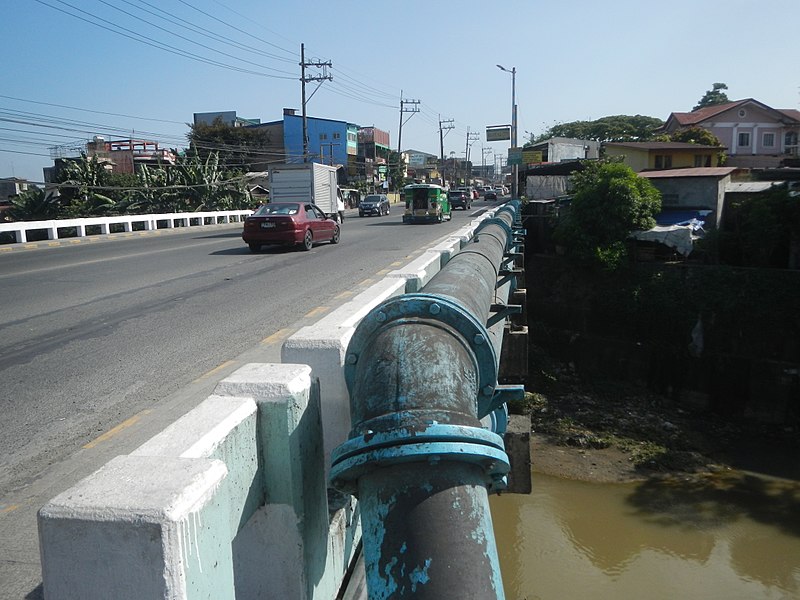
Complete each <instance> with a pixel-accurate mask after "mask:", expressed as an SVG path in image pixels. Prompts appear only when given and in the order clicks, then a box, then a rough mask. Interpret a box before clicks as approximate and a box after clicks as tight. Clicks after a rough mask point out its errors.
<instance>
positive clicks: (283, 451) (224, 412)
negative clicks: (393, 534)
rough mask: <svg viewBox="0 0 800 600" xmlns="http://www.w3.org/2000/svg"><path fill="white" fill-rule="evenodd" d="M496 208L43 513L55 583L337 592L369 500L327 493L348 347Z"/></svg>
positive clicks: (49, 584) (151, 591)
mask: <svg viewBox="0 0 800 600" xmlns="http://www.w3.org/2000/svg"><path fill="white" fill-rule="evenodd" d="M490 216H491V213H488V214H486V215H484V216H483V217H481V218H479V219H476V220H474V221H473V222H471V223H470V224H469V225H468V226H465V227H464V228H462V229H461V230H459V231H457V232H456V233H454V234H453V235H451V236H449V237H447V238H446V239H444V240H443V241H442V242H441V243H439V244H437V245H436V246H435V247H433V248H431V249H429V250H427V251H425V252H424V253H423V254H422V255H420V256H419V257H418V258H416V259H415V260H413V261H411V262H410V263H409V264H407V265H406V266H404V267H403V268H401V269H398V270H396V271H393V272H391V273H389V274H387V275H386V277H385V278H384V279H383V280H381V281H380V282H378V283H376V284H375V285H373V286H372V287H370V288H369V289H368V290H366V291H364V292H363V293H361V294H359V295H357V296H356V297H354V298H353V299H352V300H350V301H349V302H347V303H345V304H343V305H342V306H340V307H338V308H337V309H335V310H334V311H332V312H331V313H329V314H328V315H326V316H325V317H324V318H323V319H321V320H320V321H319V322H317V323H316V324H315V325H312V326H308V327H304V328H302V329H300V330H299V331H297V333H295V334H294V335H293V336H291V337H290V338H289V339H287V340H286V341H285V342H284V344H283V346H282V349H281V360H282V363H281V364H248V365H245V366H244V367H242V368H240V369H239V370H237V371H236V372H235V373H233V374H232V375H231V376H230V377H228V378H226V379H224V380H222V381H221V382H220V383H219V384H218V385H217V387H216V389H215V391H214V394H213V395H211V396H209V397H208V398H206V399H205V400H204V401H203V402H202V403H200V404H199V405H198V406H197V407H196V408H195V409H193V410H192V411H190V412H189V413H187V414H186V415H184V416H183V417H182V418H181V419H179V420H178V421H176V422H175V423H173V424H172V425H170V426H169V427H168V428H167V429H165V430H164V431H163V432H161V433H160V434H158V435H156V436H155V437H154V438H152V439H151V440H149V441H148V442H146V443H145V444H144V445H142V446H141V447H140V448H138V449H137V450H136V451H134V452H132V453H131V454H129V455H124V456H119V457H117V458H115V459H113V460H112V461H110V462H109V463H107V464H106V465H104V466H103V467H102V468H101V469H99V470H98V471H97V472H95V473H94V474H92V475H90V476H89V477H87V478H85V479H84V480H82V481H80V482H79V483H78V484H76V485H75V486H74V487H72V488H71V489H69V490H67V491H65V492H63V493H62V494H60V495H58V496H57V497H55V498H53V499H52V500H51V501H50V502H48V503H47V504H46V505H45V506H43V507H42V508H41V510H40V512H39V538H40V551H41V559H42V578H43V582H44V592H45V596H46V597H47V598H48V600H59V599H62V598H64V599H66V598H82V599H84V600H91V599H94V598H97V599H100V598H116V599H118V600H126V599H131V600H133V599H137V600H141V599H147V598H159V599H161V598H169V599H187V600H188V599H194V598H214V599H219V600H223V599H226V598H230V599H234V598H239V599H241V598H281V599H285V598H293V599H304V598H305V599H312V598H313V599H325V600H332V599H333V598H335V597H336V596H337V593H339V591H340V589H341V587H342V583H343V581H344V580H345V577H346V575H347V573H348V569H349V568H350V567H351V563H352V561H353V557H354V556H355V551H356V548H357V546H358V544H359V542H360V538H361V529H360V520H359V507H358V504H357V502H356V501H355V500H354V499H353V498H352V497H351V496H342V495H340V494H336V493H333V494H332V495H330V496H329V490H328V489H327V481H328V475H329V472H328V471H329V468H330V458H331V452H332V451H333V449H334V448H336V447H337V446H338V445H340V444H342V443H343V442H345V441H346V440H347V437H348V433H349V430H350V427H351V422H350V406H349V396H348V392H347V387H346V384H345V380H344V369H343V366H344V361H345V350H346V348H347V344H348V342H349V340H350V338H351V337H352V335H353V333H354V331H355V327H356V325H358V323H359V321H360V320H361V318H362V317H363V316H364V315H366V314H367V313H368V312H369V311H370V310H372V309H373V308H374V307H375V306H377V305H378V304H379V303H381V302H383V301H384V300H386V299H388V298H391V297H394V296H398V295H400V294H403V293H406V292H416V291H418V290H419V289H420V288H422V286H424V285H425V283H427V282H428V281H429V280H430V279H431V278H432V277H433V276H434V275H435V274H436V273H437V272H438V271H439V269H440V268H441V266H442V265H443V264H445V263H446V262H447V261H448V260H449V259H450V257H451V256H453V254H455V253H456V252H458V250H459V249H460V248H461V247H462V246H463V245H464V244H466V242H468V241H469V240H470V239H471V237H472V235H473V233H474V231H475V229H476V228H477V227H478V225H479V224H480V222H481V221H482V220H483V219H485V218H488V217H490Z"/></svg>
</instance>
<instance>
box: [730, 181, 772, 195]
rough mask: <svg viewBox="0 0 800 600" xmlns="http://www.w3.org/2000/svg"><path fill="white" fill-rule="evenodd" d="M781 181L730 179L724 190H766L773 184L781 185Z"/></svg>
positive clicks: (744, 191)
mask: <svg viewBox="0 0 800 600" xmlns="http://www.w3.org/2000/svg"><path fill="white" fill-rule="evenodd" d="M783 183H785V182H783V181H731V182H730V183H728V184H727V185H726V186H725V192H726V193H727V192H731V193H734V194H737V193H746V192H766V191H767V190H768V189H770V188H771V187H773V186H776V185H781V184H783Z"/></svg>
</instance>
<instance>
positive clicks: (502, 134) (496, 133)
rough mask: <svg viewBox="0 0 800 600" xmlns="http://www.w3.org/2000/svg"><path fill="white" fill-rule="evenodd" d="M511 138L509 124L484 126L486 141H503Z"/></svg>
mask: <svg viewBox="0 0 800 600" xmlns="http://www.w3.org/2000/svg"><path fill="white" fill-rule="evenodd" d="M510 139H511V126H510V125H499V126H496V127H487V128H486V141H487V142H503V141H505V140H510Z"/></svg>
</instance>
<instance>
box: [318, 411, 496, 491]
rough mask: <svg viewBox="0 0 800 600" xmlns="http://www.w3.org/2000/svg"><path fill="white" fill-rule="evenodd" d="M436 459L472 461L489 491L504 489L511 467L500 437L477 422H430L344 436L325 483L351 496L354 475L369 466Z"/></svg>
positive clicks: (368, 469)
mask: <svg viewBox="0 0 800 600" xmlns="http://www.w3.org/2000/svg"><path fill="white" fill-rule="evenodd" d="M442 461H458V462H467V463H472V464H475V465H478V466H479V467H480V468H481V469H482V470H483V473H484V476H485V484H486V486H487V488H488V489H489V491H490V492H499V491H502V490H504V489H505V487H506V475H507V474H508V472H509V470H510V468H511V467H510V464H509V460H508V455H507V454H506V452H505V446H504V445H503V438H502V437H500V436H499V435H497V434H496V433H492V432H491V431H488V430H486V429H481V428H479V427H468V426H465V425H448V424H441V423H436V422H433V423H431V424H430V425H429V426H428V427H427V428H426V429H425V430H422V431H417V430H410V429H396V430H394V431H388V432H378V433H372V432H367V433H364V434H363V435H359V436H358V437H355V438H352V439H350V440H348V441H346V442H345V443H344V444H342V445H341V446H339V447H337V448H336V449H335V450H334V451H333V454H332V455H331V463H332V464H331V474H330V479H331V485H332V487H334V488H336V489H338V490H340V491H342V492H345V493H349V494H353V495H355V494H356V491H357V484H358V479H359V478H360V477H362V476H363V475H366V474H368V473H369V472H370V471H372V470H374V469H377V468H381V467H388V466H392V465H397V464H406V463H415V462H416V463H426V464H436V463H439V462H442Z"/></svg>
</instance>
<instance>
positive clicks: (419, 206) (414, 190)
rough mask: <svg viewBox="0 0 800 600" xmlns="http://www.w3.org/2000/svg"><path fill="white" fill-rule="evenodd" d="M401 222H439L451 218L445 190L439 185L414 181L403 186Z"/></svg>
mask: <svg viewBox="0 0 800 600" xmlns="http://www.w3.org/2000/svg"><path fill="white" fill-rule="evenodd" d="M403 198H404V200H405V203H406V212H405V214H404V215H403V223H441V222H442V221H449V220H450V219H452V218H453V215H452V214H451V212H450V201H449V200H448V199H447V192H446V191H445V190H444V188H443V187H442V186H440V185H435V184H431V183H415V184H412V185H407V186H406V187H404V188H403Z"/></svg>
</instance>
